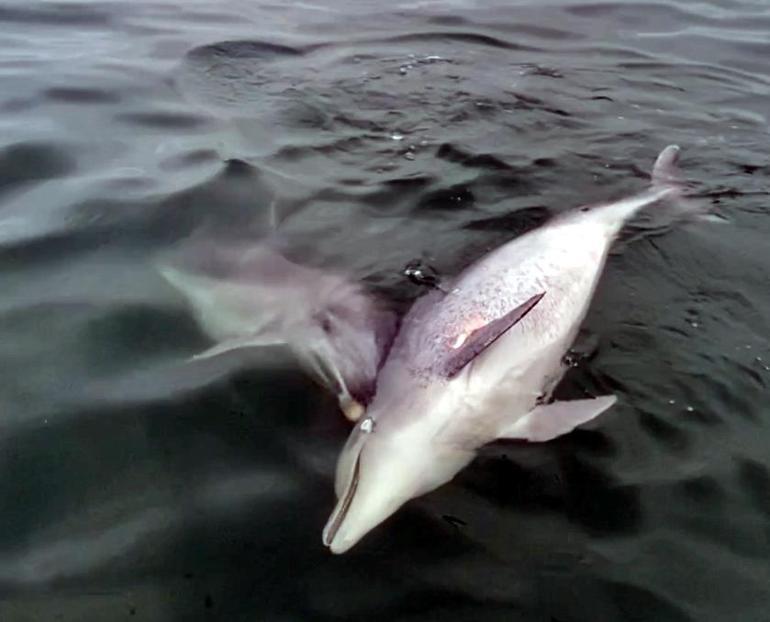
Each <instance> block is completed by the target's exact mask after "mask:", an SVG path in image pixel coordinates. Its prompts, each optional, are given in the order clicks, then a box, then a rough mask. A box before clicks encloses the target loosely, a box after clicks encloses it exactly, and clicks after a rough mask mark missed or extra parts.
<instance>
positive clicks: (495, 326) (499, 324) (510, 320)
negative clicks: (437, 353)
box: [443, 292, 545, 378]
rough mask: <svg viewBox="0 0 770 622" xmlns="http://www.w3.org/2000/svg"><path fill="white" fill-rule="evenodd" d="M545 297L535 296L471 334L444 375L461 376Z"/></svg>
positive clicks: (445, 369) (452, 359)
mask: <svg viewBox="0 0 770 622" xmlns="http://www.w3.org/2000/svg"><path fill="white" fill-rule="evenodd" d="M543 296H545V292H541V293H539V294H535V295H534V296H532V298H530V299H529V300H527V301H525V302H523V303H522V304H520V305H519V306H518V307H516V308H515V309H513V310H511V311H509V312H508V313H506V314H505V315H503V316H502V317H499V318H497V319H496V320H492V321H491V322H489V323H488V324H484V326H482V327H480V328H477V329H476V330H474V331H473V332H471V333H470V334H469V335H468V336H467V337H466V338H465V339H463V341H462V343H461V344H460V345H459V346H458V347H457V348H456V349H455V351H454V352H452V354H451V355H450V356H449V358H448V359H447V361H446V364H445V365H444V370H443V371H444V375H445V376H446V377H447V378H453V377H454V376H456V375H457V374H459V373H460V372H461V371H462V369H463V368H464V367H465V366H466V365H467V364H468V363H470V362H471V361H472V360H473V359H475V358H476V357H477V356H478V355H479V354H481V353H482V352H483V351H484V350H486V349H487V348H488V347H489V346H491V345H492V344H493V343H494V342H495V341H497V339H499V338H500V336H501V335H503V334H504V333H505V332H506V331H507V330H508V329H509V328H511V327H512V326H515V325H516V324H518V323H519V322H520V321H521V320H522V319H524V316H525V315H527V313H529V312H530V311H532V309H534V308H535V305H537V303H538V302H540V300H541V299H542V298H543Z"/></svg>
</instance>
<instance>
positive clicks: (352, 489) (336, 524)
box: [323, 456, 361, 546]
mask: <svg viewBox="0 0 770 622" xmlns="http://www.w3.org/2000/svg"><path fill="white" fill-rule="evenodd" d="M360 464H361V458H360V456H359V457H357V458H356V466H355V467H354V469H353V476H352V478H351V481H350V484H349V485H348V487H347V490H346V491H345V496H344V497H343V498H342V499H340V501H339V502H338V503H337V507H336V508H335V509H334V512H333V513H332V515H331V517H330V518H329V522H328V523H327V524H326V527H325V528H324V531H323V543H324V545H325V546H331V544H332V542H334V538H335V537H336V535H337V532H338V531H339V529H340V526H341V525H342V523H343V521H344V520H345V517H346V516H347V513H348V510H349V509H350V504H351V503H352V502H353V496H354V495H355V494H356V489H357V488H358V470H359V466H360Z"/></svg>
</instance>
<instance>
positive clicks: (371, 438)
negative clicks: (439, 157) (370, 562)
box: [323, 145, 694, 553]
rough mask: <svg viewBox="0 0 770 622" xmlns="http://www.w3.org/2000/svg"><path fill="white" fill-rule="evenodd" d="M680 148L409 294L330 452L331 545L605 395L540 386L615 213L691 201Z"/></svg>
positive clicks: (560, 426) (567, 341)
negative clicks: (608, 198) (632, 189)
mask: <svg viewBox="0 0 770 622" xmlns="http://www.w3.org/2000/svg"><path fill="white" fill-rule="evenodd" d="M678 155H679V148H678V147H677V146H675V145H671V146H669V147H666V148H665V149H664V150H663V151H662V152H661V153H660V155H659V156H658V158H657V160H656V162H655V165H654V168H653V172H652V186H651V187H650V188H649V189H648V190H646V191H644V192H641V193H640V194H637V195H634V196H632V197H629V198H627V199H623V200H620V201H617V202H614V203H607V204H600V205H595V206H592V207H583V208H581V209H579V210H575V211H573V212H570V213H568V214H565V215H560V216H557V217H556V218H554V219H553V220H552V221H551V222H550V223H547V224H546V225H545V226H543V227H540V228H538V229H536V230H534V231H530V232H528V233H526V234H524V235H522V236H520V237H518V238H516V239H514V240H512V241H510V242H508V243H506V244H504V245H503V246H501V247H500V248H498V249H496V250H494V251H492V252H491V253H489V254H487V255H486V256H484V257H482V258H481V259H479V260H478V261H476V262H475V263H474V264H472V265H471V266H470V267H468V268H467V269H466V270H465V271H463V272H462V273H461V274H460V275H459V276H458V277H456V278H455V279H454V280H453V281H452V282H450V283H449V284H446V285H445V286H443V287H442V288H441V289H432V290H430V292H429V293H427V294H426V295H424V296H423V297H422V298H419V299H418V300H417V301H416V303H415V304H414V305H413V306H412V308H411V309H410V311H409V312H408V313H407V315H406V316H405V317H404V319H403V321H402V325H401V328H400V331H399V333H398V335H397V336H396V338H395V341H394V342H393V345H392V347H391V349H390V352H389V354H388V355H387V358H386V360H385V363H384V364H383V366H382V369H381V370H380V373H379V376H378V378H377V387H376V393H375V395H374V398H373V400H372V401H371V403H370V404H369V407H368V409H367V411H366V415H365V417H363V418H362V419H361V420H360V421H359V423H358V424H357V425H356V426H355V428H354V429H353V431H352V433H351V435H350V437H349V439H348V441H347V444H346V445H345V447H344V449H343V451H342V453H341V455H340V457H339V460H338V463H337V472H336V481H335V491H336V494H337V498H338V501H337V505H336V507H335V509H334V511H333V512H332V514H331V516H330V518H329V520H328V522H327V524H326V527H325V528H324V530H323V542H324V544H325V545H327V546H328V547H329V548H330V549H331V551H332V552H333V553H343V552H345V551H347V550H348V549H350V548H351V547H352V546H353V545H355V544H356V543H357V542H358V541H359V540H360V539H361V538H362V537H363V536H364V535H366V534H367V533H368V532H369V531H370V530H372V529H373V528H375V527H376V526H377V525H379V524H380V523H381V522H383V521H384V520H385V519H387V518H388V517H389V516H390V515H392V514H393V513H394V512H395V511H396V510H397V509H398V508H399V507H401V505H403V504H404V503H405V502H407V501H408V500H409V499H412V498H414V497H417V496H419V495H423V494H425V493H427V492H430V491H431V490H433V489H435V488H437V487H438V486H441V485H442V484H444V483H446V482H448V481H449V480H451V479H452V478H453V477H454V476H455V474H457V472H458V471H460V470H461V469H462V468H464V467H465V466H466V465H467V464H468V463H469V462H471V460H472V459H473V458H474V456H475V453H476V450H477V449H478V448H480V447H481V446H482V445H484V444H486V443H489V442H491V441H494V440H495V439H505V438H508V439H523V440H527V441H534V442H540V441H548V440H550V439H553V438H555V437H557V436H560V435H562V434H566V433H568V432H570V431H571V430H573V429H574V428H575V427H576V426H579V425H581V424H583V423H586V422H587V421H590V420H591V419H593V418H594V417H596V416H597V415H599V414H601V413H602V412H604V411H605V410H607V409H608V408H609V407H610V406H612V405H613V404H614V403H615V401H616V398H615V396H613V395H607V396H602V397H597V398H592V399H579V400H574V401H562V402H558V401H557V402H552V403H549V400H550V396H551V392H552V391H553V389H554V387H555V385H556V383H557V382H558V381H559V380H560V379H561V377H562V375H563V374H564V371H565V366H564V364H563V357H564V355H565V353H566V352H567V350H568V348H569V347H570V345H571V344H572V342H573V340H574V338H575V336H576V334H577V331H578V329H579V327H580V324H581V322H582V321H583V319H584V317H585V315H586V312H587V310H588V306H589V303H590V301H591V298H592V296H593V293H594V290H595V289H596V285H597V282H598V280H599V277H600V275H601V273H602V269H603V268H604V265H605V262H606V259H607V254H608V251H609V248H610V246H611V244H612V242H613V240H614V239H615V237H616V235H617V234H618V232H619V231H620V229H621V227H622V226H623V224H624V223H625V222H626V220H628V219H629V218H630V217H632V216H633V215H634V214H636V213H637V212H638V211H639V210H640V209H642V208H644V207H646V206H648V205H651V204H654V203H657V202H659V201H662V200H673V201H674V202H675V203H676V204H678V205H679V206H680V209H682V210H687V208H688V206H692V205H694V202H693V200H692V199H685V198H683V196H682V188H681V186H680V184H679V183H678V180H677V178H676V176H675V170H674V169H675V164H676V160H677V159H678Z"/></svg>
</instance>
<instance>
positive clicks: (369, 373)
mask: <svg viewBox="0 0 770 622" xmlns="http://www.w3.org/2000/svg"><path fill="white" fill-rule="evenodd" d="M181 254H182V255H183V258H182V260H178V261H176V262H165V263H163V264H162V265H160V266H159V268H158V269H159V271H160V273H161V274H162V275H163V277H164V278H165V279H166V280H167V281H168V282H169V283H170V284H172V285H173V286H174V287H175V288H176V289H177V290H179V291H180V292H181V293H182V294H183V295H184V296H185V298H186V299H187V301H188V302H189V304H190V306H191V307H192V310H193V312H194V314H195V317H196V319H197V321H198V323H199V325H200V326H201V328H202V329H203V330H204V332H205V333H206V334H207V335H208V336H209V337H210V338H211V339H213V340H214V341H215V342H216V345H214V346H212V347H211V348H210V349H209V350H206V351H205V352H202V353H200V354H198V355H197V356H195V357H193V358H194V359H201V358H208V357H212V356H220V355H224V354H226V353H228V352H232V351H234V350H242V349H247V348H255V347H261V346H268V345H285V346H287V347H288V348H289V349H290V350H291V351H292V352H293V353H294V354H295V356H296V357H297V359H299V362H300V363H301V364H302V365H303V366H304V367H305V368H306V369H308V370H309V371H310V372H311V373H312V374H313V375H314V376H315V377H316V378H317V379H318V380H319V381H320V383H321V384H322V385H324V386H325V387H327V388H328V389H330V390H331V391H333V392H334V393H336V394H337V397H338V399H339V403H340V407H341V408H342V410H343V412H344V413H345V415H346V416H347V417H348V418H349V419H351V420H353V421H355V420H356V419H358V417H359V416H360V415H361V414H362V413H363V411H364V408H365V406H366V404H367V403H368V402H369V401H370V399H371V398H372V395H373V394H374V383H375V378H376V375H377V371H378V370H379V367H380V365H381V362H382V360H383V357H384V353H385V351H386V350H387V347H388V346H389V345H390V342H391V341H392V338H393V333H394V328H395V318H394V317H393V314H392V313H391V312H390V311H388V310H387V309H385V308H383V307H382V305H380V304H378V302H377V301H376V300H375V299H374V298H372V297H371V296H369V295H368V294H367V293H366V292H365V291H364V289H363V288H362V287H361V286H359V285H358V284H355V283H353V282H352V281H350V280H348V279H346V278H345V277H343V276H342V275H339V274H336V273H333V272H327V271H323V270H318V269H316V268H311V267H308V266H303V265H300V264H297V263H294V262H292V261H289V260H288V259H287V258H286V257H285V256H284V255H283V254H282V253H280V252H279V251H277V250H276V249H274V248H272V247H271V245H270V244H268V243H266V242H240V243H239V242H235V241H233V240H230V241H228V242H227V243H226V244H225V243H222V242H221V241H220V242H214V241H213V240H204V241H197V242H195V243H188V246H187V247H186V248H184V252H183V253H181ZM178 264H180V265H178Z"/></svg>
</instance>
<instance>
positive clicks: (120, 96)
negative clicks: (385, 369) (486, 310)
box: [0, 0, 770, 622]
mask: <svg viewBox="0 0 770 622" xmlns="http://www.w3.org/2000/svg"><path fill="white" fill-rule="evenodd" d="M768 32H770V7H768V6H767V5H766V3H764V2H761V1H752V0H731V1H725V0H720V1H719V2H717V1H716V0H714V1H711V2H707V1H701V2H695V1H691V2H676V3H674V2H636V1H629V2H619V1H613V2H607V1H598V2H586V1H585V0H582V1H574V0H553V1H551V2H547V3H540V2H534V1H530V2H524V1H517V2H484V3H481V2H473V1H472V0H458V1H454V2H444V3H440V2H428V1H425V2H398V3H393V4H391V5H388V6H386V5H385V4H383V3H381V2H373V1H356V2H354V1H353V0H334V2H328V3H323V4H314V3H291V4H288V5H287V4H286V3H279V2H276V3H266V2H252V1H245V0H235V1H228V2H223V1H219V2H217V1H215V0H209V1H206V2H203V1H194V2H184V3H182V2H179V3H177V4H174V3H166V2H147V1H144V0H140V1H137V2H132V3H118V2H109V1H103V2H80V3H74V2H58V3H55V2H37V3H26V2H16V3H14V2H3V3H2V4H0V369H2V376H0V492H2V494H0V614H1V615H0V618H2V620H3V621H4V622H5V621H9V622H15V621H17V620H18V621H21V620H66V621H69V620H82V619H88V620H110V621H113V620H129V619H136V620H148V621H155V620H157V621H164V622H165V621H175V622H176V621H179V622H182V621H188V620H198V619H218V620H227V621H228V622H235V621H238V620H271V621H272V620H277V621H284V620H301V621H307V620H361V619H366V620H370V621H375V620H388V621H390V620H420V621H422V620H474V621H476V620H484V621H486V620H505V621H510V620H523V621H542V620H544V621H551V622H553V621H558V622H579V621H586V622H588V621H590V622H596V621H599V620H601V621H604V620H623V621H629V620H632V621H633V620H639V621H642V620H643V621H645V622H646V621H655V622H668V621H675V622H679V621H685V620H698V621H699V622H703V621H710V620H740V621H742V622H743V621H754V620H756V621H762V620H768V619H770V595H769V593H768V592H769V590H770V561H768V560H770V458H768V456H769V455H770V454H769V453H768V449H767V448H768V445H770V416H769V415H768V409H767V406H766V404H767V399H766V397H767V388H768V382H770V347H769V346H768V337H767V335H768V328H769V327H770V277H768V274H769V273H770V272H769V270H770V253H768V248H769V247H768V240H769V239H770V220H768V218H769V216H768V208H767V202H768V196H767V193H768V177H769V176H770V164H769V163H768V159H767V153H768V142H769V141H768V138H769V137H768V125H767V101H768V96H770V65H768V63H767V56H768V53H769V52H770V43H768V41H770V39H769V38H768ZM672 142H675V143H678V144H680V145H681V146H682V148H683V163H682V164H683V167H684V169H685V171H686V173H687V176H688V177H689V178H690V179H691V180H692V181H693V182H694V183H695V184H696V187H697V188H698V191H699V193H701V194H702V195H704V197H705V198H706V200H708V201H709V202H710V203H711V204H712V205H713V208H714V209H715V210H716V211H717V212H718V213H719V214H721V215H723V216H724V217H725V218H726V219H727V221H728V222H727V223H726V224H722V225H714V224H691V225H687V226H682V227H676V228H672V227H670V226H668V224H667V223H665V222H663V223H661V222H659V221H658V220H656V218H655V216H654V215H653V216H652V217H651V218H648V219H647V220H646V221H644V222H642V223H641V224H640V225H639V226H636V227H633V228H632V229H631V231H630V235H629V236H627V239H626V240H625V241H624V242H623V243H621V244H620V245H618V247H617V252H616V253H614V254H613V256H612V257H611V259H610V261H609V265H608V267H607V270H606V273H605V276H604V278H603V280H602V283H601V286H600V289H599V291H598V294H597V297H596V300H595V302H594V304H593V306H592V309H591V312H590V314H589V317H588V319H587V321H586V325H585V330H584V333H583V335H582V336H581V339H580V342H579V343H578V345H577V352H576V353H575V354H574V356H572V358H571V360H572V361H573V363H574V368H573V369H571V371H570V373H569V375H568V377H567V378H566V380H565V382H564V383H563V385H562V387H561V388H560V393H561V394H562V395H564V396H570V395H581V394H583V392H585V391H588V392H597V393H604V392H614V393H617V394H618V395H619V397H620V403H619V405H618V406H617V407H615V408H614V409H613V410H612V411H611V412H609V413H607V414H606V415H605V416H603V417H602V418H601V419H600V420H598V421H597V422H596V423H595V424H593V425H590V426H588V427H589V429H586V430H580V431H577V432H575V433H573V434H571V435H569V436H567V437H565V438H562V439H559V440H557V441H555V442H552V443H549V444H547V445H542V446H524V445H520V444H505V445H503V444H500V445H494V446H491V447H489V448H487V449H486V450H485V451H484V452H483V453H482V454H481V455H480V456H479V458H478V460H477V461H476V462H474V463H473V465H471V467H469V468H468V469H467V470H465V471H464V472H463V473H462V474H461V475H460V476H458V478H457V479H456V480H455V481H454V482H452V483H451V484H449V485H447V486H445V487H443V488H441V489H440V490H438V491H436V492H435V493H433V494H431V495H428V496H426V497H424V498H422V499H419V500H416V501H414V502H412V503H410V504H409V505H408V506H407V507H405V508H404V509H403V510H402V511H400V512H399V513H398V514H397V515H396V516H395V517H394V518H393V519H392V520H390V521H389V522H388V523H387V524H385V525H383V526H382V527H381V528H379V529H378V530H377V531H376V532H374V533H372V534H371V535H370V536H369V537H367V538H366V540H364V541H363V542H362V543H361V544H360V545H359V546H358V547H356V548H355V549H354V550H353V551H352V552H351V553H350V554H348V555H345V556H343V557H333V556H331V555H329V553H328V552H327V551H326V550H325V549H324V548H323V547H322V545H321V528H322V526H323V524H324V522H325V519H326V517H327V515H328V513H329V512H330V510H331V508H332V506H333V490H332V481H331V474H332V471H333V465H334V460H335V457H336V453H337V451H338V450H339V448H340V447H341V444H342V442H343V441H344V438H345V436H346V432H347V426H346V424H345V423H344V421H343V420H342V419H341V417H340V416H339V414H338V412H337V411H336V405H335V402H334V399H333V397H332V396H330V395H327V394H326V393H324V392H323V391H322V390H321V389H320V388H318V387H317V386H316V385H315V384H313V383H312V381H310V380H308V379H307V378H306V377H305V376H304V375H303V374H302V373H301V372H300V371H299V369H297V367H296V365H294V363H293V362H292V361H291V359H290V358H289V357H287V356H285V355H284V354H283V353H282V352H281V351H280V350H275V349H273V350H270V351H268V352H265V353H264V354H263V355H262V356H259V357H256V358H252V359H249V360H243V359H239V358H238V357H236V358H235V359H228V360H225V361H211V362H208V363H206V364H201V365H189V364H186V363H185V361H186V359H187V358H188V357H189V356H191V355H193V354H195V353H196V352H199V351H201V350H203V349H205V348H206V347H208V345H210V344H209V342H208V340H207V339H206V337H205V335H204V334H203V333H202V332H201V331H200V329H199V328H198V327H197V326H196V324H195V322H194V320H193V318H192V316H191V314H190V312H189V310H188V309H187V307H186V306H185V303H184V300H182V299H181V298H180V297H179V295H178V294H177V293H175V292H174V291H173V290H171V289H170V288H169V287H168V285H166V284H165V283H164V281H163V280H162V279H161V278H160V277H159V276H158V274H157V272H156V270H155V262H156V261H157V259H158V258H159V257H162V256H164V254H165V253H168V252H169V251H170V250H171V249H173V248H174V247H175V246H176V245H177V244H178V243H179V242H180V241H183V240H185V239H186V238H188V237H189V236H190V235H191V234H194V233H196V232H200V231H201V230H203V231H208V232H215V233H216V235H218V236H223V237H225V238H226V237H227V236H228V235H232V236H236V235H237V236H239V238H241V239H242V238H244V237H246V238H248V237H253V238H254V239H257V238H258V237H260V236H262V235H265V234H266V233H267V231H268V208H269V206H270V204H271V203H273V204H274V205H275V206H276V207H277V210H278V212H279V214H281V218H282V220H283V222H282V225H281V231H282V236H283V240H284V242H285V244H286V247H287V252H288V253H289V254H290V255H291V256H292V258H294V259H295V260H298V261H302V262H305V263H307V264H308V265H313V266H318V267H322V268H330V269H342V270H346V271H348V272H349V273H350V274H351V275H352V276H353V277H354V278H356V279H360V280H362V281H363V282H365V283H366V284H367V286H368V287H370V288H371V289H372V291H373V292H376V293H377V294H378V295H381V296H383V297H384V299H386V300H387V301H388V302H389V304H391V305H392V306H393V307H394V308H396V309H404V308H406V307H407V306H408V305H409V303H410V302H411V301H412V300H413V299H414V298H415V297H417V296H418V295H420V294H421V293H423V290H422V289H421V288H420V287H419V286H417V285H414V284H412V283H410V282H409V281H408V280H407V279H405V278H404V277H403V276H402V275H401V274H400V272H401V270H402V268H403V266H404V265H405V264H407V262H409V261H412V260H414V259H422V260H423V261H426V262H428V263H429V264H430V265H432V266H434V267H435V268H436V269H437V270H438V271H439V272H440V273H441V274H454V273H456V272H457V271H458V270H460V269H461V268H462V267H464V266H465V265H467V264H468V263H469V262H470V261H471V260H473V259H474V258H475V257H477V256H479V255H480V254H481V253H483V252H485V251H486V250H488V249H491V248H494V247H495V246H496V245H498V244H500V243H502V242H503V241H505V240H508V239H511V238H512V237H514V236H516V235H518V234H520V233H521V232H522V231H525V230H527V229H528V228H530V227H532V226H535V225H537V224H539V223H541V222H543V221H544V220H545V219H547V218H548V216H550V215H553V214H556V213H559V212H561V211H563V210H568V209H571V208H574V207H577V206H579V205H581V204H583V203H588V202H593V201H603V200H608V199H612V198H616V197H619V196H622V195H623V194H624V193H627V192H632V191H635V190H637V189H640V188H643V187H644V184H645V183H646V174H647V171H648V169H649V166H650V165H651V163H652V161H653V159H654V157H655V155H656V154H657V153H658V151H659V150H660V149H662V148H663V147H664V146H665V145H667V144H669V143H672Z"/></svg>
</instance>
